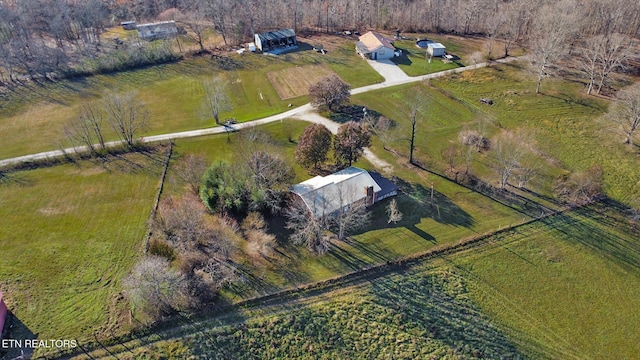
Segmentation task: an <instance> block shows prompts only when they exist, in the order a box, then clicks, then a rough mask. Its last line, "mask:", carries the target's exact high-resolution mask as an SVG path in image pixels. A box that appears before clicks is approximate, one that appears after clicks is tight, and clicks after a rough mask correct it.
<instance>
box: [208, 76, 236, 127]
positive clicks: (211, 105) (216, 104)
mask: <svg viewBox="0 0 640 360" xmlns="http://www.w3.org/2000/svg"><path fill="white" fill-rule="evenodd" d="M202 86H203V88H204V98H203V99H202V108H203V111H204V113H205V114H206V116H207V117H213V119H214V120H215V121H216V124H220V113H221V112H223V111H226V110H229V108H230V105H231V104H230V102H229V98H228V96H227V86H226V84H225V83H224V82H223V80H222V78H220V77H214V78H211V79H209V80H207V81H204V82H203V83H202Z"/></svg>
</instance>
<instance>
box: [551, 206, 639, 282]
mask: <svg viewBox="0 0 640 360" xmlns="http://www.w3.org/2000/svg"><path fill="white" fill-rule="evenodd" d="M617 206H618V205H616V203H615V202H614V201H612V200H608V201H606V202H604V203H603V204H599V205H593V206H589V207H583V208H580V209H576V210H574V211H572V212H568V213H563V214H561V215H559V216H554V217H550V218H547V219H544V220H543V222H544V223H545V224H546V225H547V226H549V228H550V229H553V230H555V231H558V232H560V233H562V234H564V235H565V236H566V238H567V239H568V240H570V241H577V242H579V243H581V244H583V245H585V246H587V247H589V248H591V249H593V250H594V251H596V252H597V253H600V254H603V255H604V256H606V257H607V258H609V259H611V260H612V261H614V262H615V263H617V264H620V265H622V266H624V267H627V268H630V269H632V270H634V271H635V272H638V271H640V240H639V239H640V232H639V231H638V229H637V228H636V227H634V226H633V225H632V224H631V223H630V222H629V221H627V219H626V217H625V216H624V214H621V213H620V208H619V207H617Z"/></svg>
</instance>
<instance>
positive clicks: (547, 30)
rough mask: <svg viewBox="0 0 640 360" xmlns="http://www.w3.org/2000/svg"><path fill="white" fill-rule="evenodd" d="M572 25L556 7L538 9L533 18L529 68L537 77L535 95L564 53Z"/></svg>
mask: <svg viewBox="0 0 640 360" xmlns="http://www.w3.org/2000/svg"><path fill="white" fill-rule="evenodd" d="M572 26H574V24H572V23H571V22H570V19H569V18H568V17H567V16H565V15H564V14H563V13H559V9H558V6H555V7H552V6H545V7H542V8H540V10H539V11H538V13H537V15H536V17H535V18H534V27H533V30H532V31H531V39H530V48H531V55H530V60H531V66H532V68H533V70H534V72H535V74H536V77H537V85H536V94H538V93H540V87H541V84H542V80H543V79H544V78H546V77H548V76H549V75H550V70H551V68H552V67H553V66H554V65H555V63H556V61H557V60H558V59H559V58H560V57H561V56H562V55H563V54H564V53H565V46H564V44H565V42H566V41H567V40H568V39H569V37H570V34H571V31H572V28H571V27H572Z"/></svg>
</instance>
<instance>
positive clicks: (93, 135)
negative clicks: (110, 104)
mask: <svg viewBox="0 0 640 360" xmlns="http://www.w3.org/2000/svg"><path fill="white" fill-rule="evenodd" d="M103 119H104V112H103V110H102V109H101V108H100V106H99V105H98V104H97V103H95V102H89V103H84V104H82V105H81V107H80V114H79V115H78V117H76V118H73V119H71V120H70V121H69V122H68V123H67V124H66V125H65V126H64V133H65V135H66V136H67V138H68V139H69V140H71V142H72V143H79V144H82V145H84V146H86V147H87V148H88V149H89V150H90V151H91V152H92V153H96V152H97V151H96V148H95V147H96V143H97V145H98V147H99V148H100V149H101V150H104V148H105V144H104V135H103Z"/></svg>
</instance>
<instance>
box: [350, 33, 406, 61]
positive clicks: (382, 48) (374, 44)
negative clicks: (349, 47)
mask: <svg viewBox="0 0 640 360" xmlns="http://www.w3.org/2000/svg"><path fill="white" fill-rule="evenodd" d="M358 40H359V41H358V42H357V43H356V52H357V53H358V54H359V55H360V56H362V57H363V58H368V59H371V60H383V59H391V58H392V57H393V53H394V52H395V50H396V48H395V47H394V46H393V44H392V43H391V40H389V39H387V38H385V37H384V36H382V35H380V34H377V33H374V32H372V31H369V32H368V33H366V34H364V35H362V36H360V38H359V39H358Z"/></svg>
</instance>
